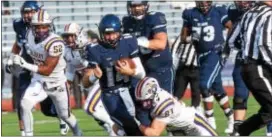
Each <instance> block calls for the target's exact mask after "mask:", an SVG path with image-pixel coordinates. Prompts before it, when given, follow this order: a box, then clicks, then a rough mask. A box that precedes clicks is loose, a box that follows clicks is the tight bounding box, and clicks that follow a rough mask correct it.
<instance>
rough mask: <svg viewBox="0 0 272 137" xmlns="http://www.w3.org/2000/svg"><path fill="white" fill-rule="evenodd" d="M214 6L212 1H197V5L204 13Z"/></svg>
mask: <svg viewBox="0 0 272 137" xmlns="http://www.w3.org/2000/svg"><path fill="white" fill-rule="evenodd" d="M211 6H212V1H196V7H197V8H198V9H199V10H200V11H201V12H202V13H204V14H207V13H208V12H209V10H210V8H211Z"/></svg>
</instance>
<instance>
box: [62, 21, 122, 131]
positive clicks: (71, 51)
mask: <svg viewBox="0 0 272 137" xmlns="http://www.w3.org/2000/svg"><path fill="white" fill-rule="evenodd" d="M82 29H83V28H81V27H80V26H79V25H78V24H76V23H70V24H66V25H65V27H64V32H63V33H62V37H63V39H64V42H65V45H66V48H65V54H64V58H65V60H66V62H67V69H66V77H67V80H68V83H70V84H71V83H72V81H73V79H74V76H75V73H76V71H78V72H79V73H84V69H85V68H86V67H87V66H88V62H87V61H86V60H85V48H86V46H88V45H89V44H91V42H94V41H90V40H89V39H88V36H87V32H86V31H84V30H82ZM89 46H90V45H89ZM86 90H89V94H88V97H87V98H86V100H85V105H84V110H85V112H86V113H87V114H89V115H91V116H93V117H94V118H95V119H96V120H97V121H98V123H99V125H101V126H102V127H104V128H105V129H106V131H107V132H108V133H109V135H110V136H116V135H117V134H116V133H121V134H118V135H124V134H122V131H114V130H113V129H117V128H115V127H116V125H115V123H114V122H113V121H112V120H111V118H110V116H109V114H108V112H107V111H106V109H105V107H104V105H103V103H102V101H101V97H100V95H101V89H100V86H99V82H98V81H97V82H95V83H94V84H93V85H92V86H91V87H89V89H86Z"/></svg>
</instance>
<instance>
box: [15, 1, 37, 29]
mask: <svg viewBox="0 0 272 137" xmlns="http://www.w3.org/2000/svg"><path fill="white" fill-rule="evenodd" d="M39 9H40V7H39V5H38V3H37V1H25V2H24V3H23V5H22V7H21V9H20V12H21V17H22V19H23V21H24V22H25V23H27V24H29V23H30V22H31V18H32V16H33V14H34V12H37V11H38V10H39Z"/></svg>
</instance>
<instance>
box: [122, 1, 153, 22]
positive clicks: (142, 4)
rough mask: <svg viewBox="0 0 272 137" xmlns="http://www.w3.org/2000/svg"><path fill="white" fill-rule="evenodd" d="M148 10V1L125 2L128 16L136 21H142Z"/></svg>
mask: <svg viewBox="0 0 272 137" xmlns="http://www.w3.org/2000/svg"><path fill="white" fill-rule="evenodd" d="M148 9H149V4H148V1H142V0H132V1H128V2H127V12H128V15H130V16H132V17H134V18H135V19H137V20H141V19H143V18H144V16H145V14H146V13H147V11H148Z"/></svg>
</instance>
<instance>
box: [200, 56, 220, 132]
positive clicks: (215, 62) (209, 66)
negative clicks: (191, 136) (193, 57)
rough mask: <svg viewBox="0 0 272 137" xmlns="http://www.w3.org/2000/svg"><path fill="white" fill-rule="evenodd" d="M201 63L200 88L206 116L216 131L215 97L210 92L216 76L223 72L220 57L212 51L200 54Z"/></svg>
mask: <svg viewBox="0 0 272 137" xmlns="http://www.w3.org/2000/svg"><path fill="white" fill-rule="evenodd" d="M199 63H200V68H199V72H200V77H199V87H200V92H201V94H202V97H203V105H204V110H205V116H206V117H207V120H208V122H209V123H210V125H211V126H212V127H213V128H215V129H216V123H215V118H214V110H213V100H214V97H213V95H212V94H211V93H210V91H209V90H210V88H211V86H212V84H213V82H214V80H215V78H216V76H217V75H218V74H219V73H220V70H221V65H220V62H219V56H218V54H217V53H215V52H212V51H211V52H210V53H208V54H200V55H199Z"/></svg>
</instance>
